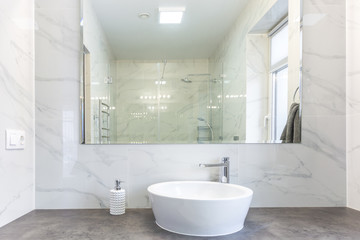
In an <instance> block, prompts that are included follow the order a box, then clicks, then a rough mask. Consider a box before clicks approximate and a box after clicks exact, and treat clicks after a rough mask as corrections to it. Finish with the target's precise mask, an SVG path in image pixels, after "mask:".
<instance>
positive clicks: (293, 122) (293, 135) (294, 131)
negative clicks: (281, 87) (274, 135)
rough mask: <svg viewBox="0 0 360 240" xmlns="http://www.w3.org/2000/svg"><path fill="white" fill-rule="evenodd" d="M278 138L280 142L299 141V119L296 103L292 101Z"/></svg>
mask: <svg viewBox="0 0 360 240" xmlns="http://www.w3.org/2000/svg"><path fill="white" fill-rule="evenodd" d="M280 140H282V143H300V142H301V121H300V116H299V104H298V103H293V104H291V106H290V111H289V115H288V119H287V121H286V125H285V127H284V130H283V132H282V134H281V137H280Z"/></svg>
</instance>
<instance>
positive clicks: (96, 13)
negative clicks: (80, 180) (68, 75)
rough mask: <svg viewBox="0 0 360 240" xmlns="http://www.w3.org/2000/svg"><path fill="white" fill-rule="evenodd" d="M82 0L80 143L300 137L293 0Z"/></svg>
mask: <svg viewBox="0 0 360 240" xmlns="http://www.w3.org/2000/svg"><path fill="white" fill-rule="evenodd" d="M255 2H256V1H251V0H227V1H222V0H196V1H191V0H181V1H180V0H174V1H161V0H160V1H159V0H147V1H142V0H122V1H114V0H83V1H82V16H83V18H82V20H81V26H82V31H83V50H84V51H83V66H82V71H81V72H82V84H81V94H80V95H81V96H80V97H81V100H82V106H81V114H82V122H81V123H82V124H81V125H82V131H81V137H82V143H85V144H117V143H119V144H156V143H161V144H164V143H173V144H175V143H189V144H195V143H196V144H201V143H214V144H220V143H299V142H300V141H301V121H300V119H301V104H300V103H301V101H300V99H301V59H302V57H301V52H302V49H301V36H302V31H301V4H300V0H294V1H289V2H288V1H287V0H277V1H276V0H267V1H263V2H264V3H263V4H262V5H261V6H259V5H257V4H256V3H255Z"/></svg>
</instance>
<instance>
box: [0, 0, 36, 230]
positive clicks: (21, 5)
mask: <svg viewBox="0 0 360 240" xmlns="http://www.w3.org/2000/svg"><path fill="white" fill-rule="evenodd" d="M33 10H34V3H33V2H32V1H26V0H14V1H2V2H1V3H0V27H1V29H2V34H1V40H0V52H1V55H0V102H1V104H0V105H1V107H0V123H1V124H0V133H1V138H0V146H1V148H0V189H1V197H0V227H1V226H3V225H5V224H7V223H9V222H11V221H13V220H14V219H16V218H18V217H20V216H22V215H24V214H26V213H28V212H29V211H31V210H33V209H34V193H35V190H34V184H35V183H34V177H35V176H34V175H35V172H34V160H35V158H34V141H35V140H34V134H35V128H34V104H35V103H34V99H35V96H34V71H33V68H34V47H33V44H34V41H33V37H34V29H33V23H34V15H33ZM6 129H21V130H24V131H25V137H26V145H25V149H24V150H12V151H10V150H6V149H5V130H6Z"/></svg>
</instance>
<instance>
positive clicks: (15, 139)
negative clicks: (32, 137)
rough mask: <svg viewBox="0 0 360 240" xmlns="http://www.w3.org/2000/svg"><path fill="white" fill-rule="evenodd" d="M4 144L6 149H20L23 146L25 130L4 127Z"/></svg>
mask: <svg viewBox="0 0 360 240" xmlns="http://www.w3.org/2000/svg"><path fill="white" fill-rule="evenodd" d="M5 135H6V146H5V148H6V149H8V150H21V149H24V148H25V131H23V130H15V129H6V134H5Z"/></svg>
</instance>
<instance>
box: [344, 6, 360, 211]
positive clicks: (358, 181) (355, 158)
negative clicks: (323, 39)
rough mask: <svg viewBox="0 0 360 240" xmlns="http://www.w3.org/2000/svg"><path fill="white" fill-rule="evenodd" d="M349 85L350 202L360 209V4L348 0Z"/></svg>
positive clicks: (347, 128) (347, 78) (348, 187)
mask: <svg viewBox="0 0 360 240" xmlns="http://www.w3.org/2000/svg"><path fill="white" fill-rule="evenodd" d="M346 10H347V14H346V30H347V32H346V37H347V38H346V39H347V42H346V44H347V49H346V54H347V55H346V60H347V65H346V67H347V69H346V70H347V71H346V87H347V92H346V93H347V96H346V100H347V105H346V112H347V122H346V134H347V137H346V143H347V155H346V158H347V205H348V206H349V207H351V208H355V209H357V210H360V175H359V172H360V160H359V159H360V151H359V149H360V148H359V146H360V137H359V134H358V133H359V131H360V127H359V126H360V125H359V122H360V97H359V96H360V95H359V91H360V74H359V73H360V64H359V60H358V58H359V56H360V48H359V41H360V16H359V12H360V3H359V1H356V0H347V6H346Z"/></svg>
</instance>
